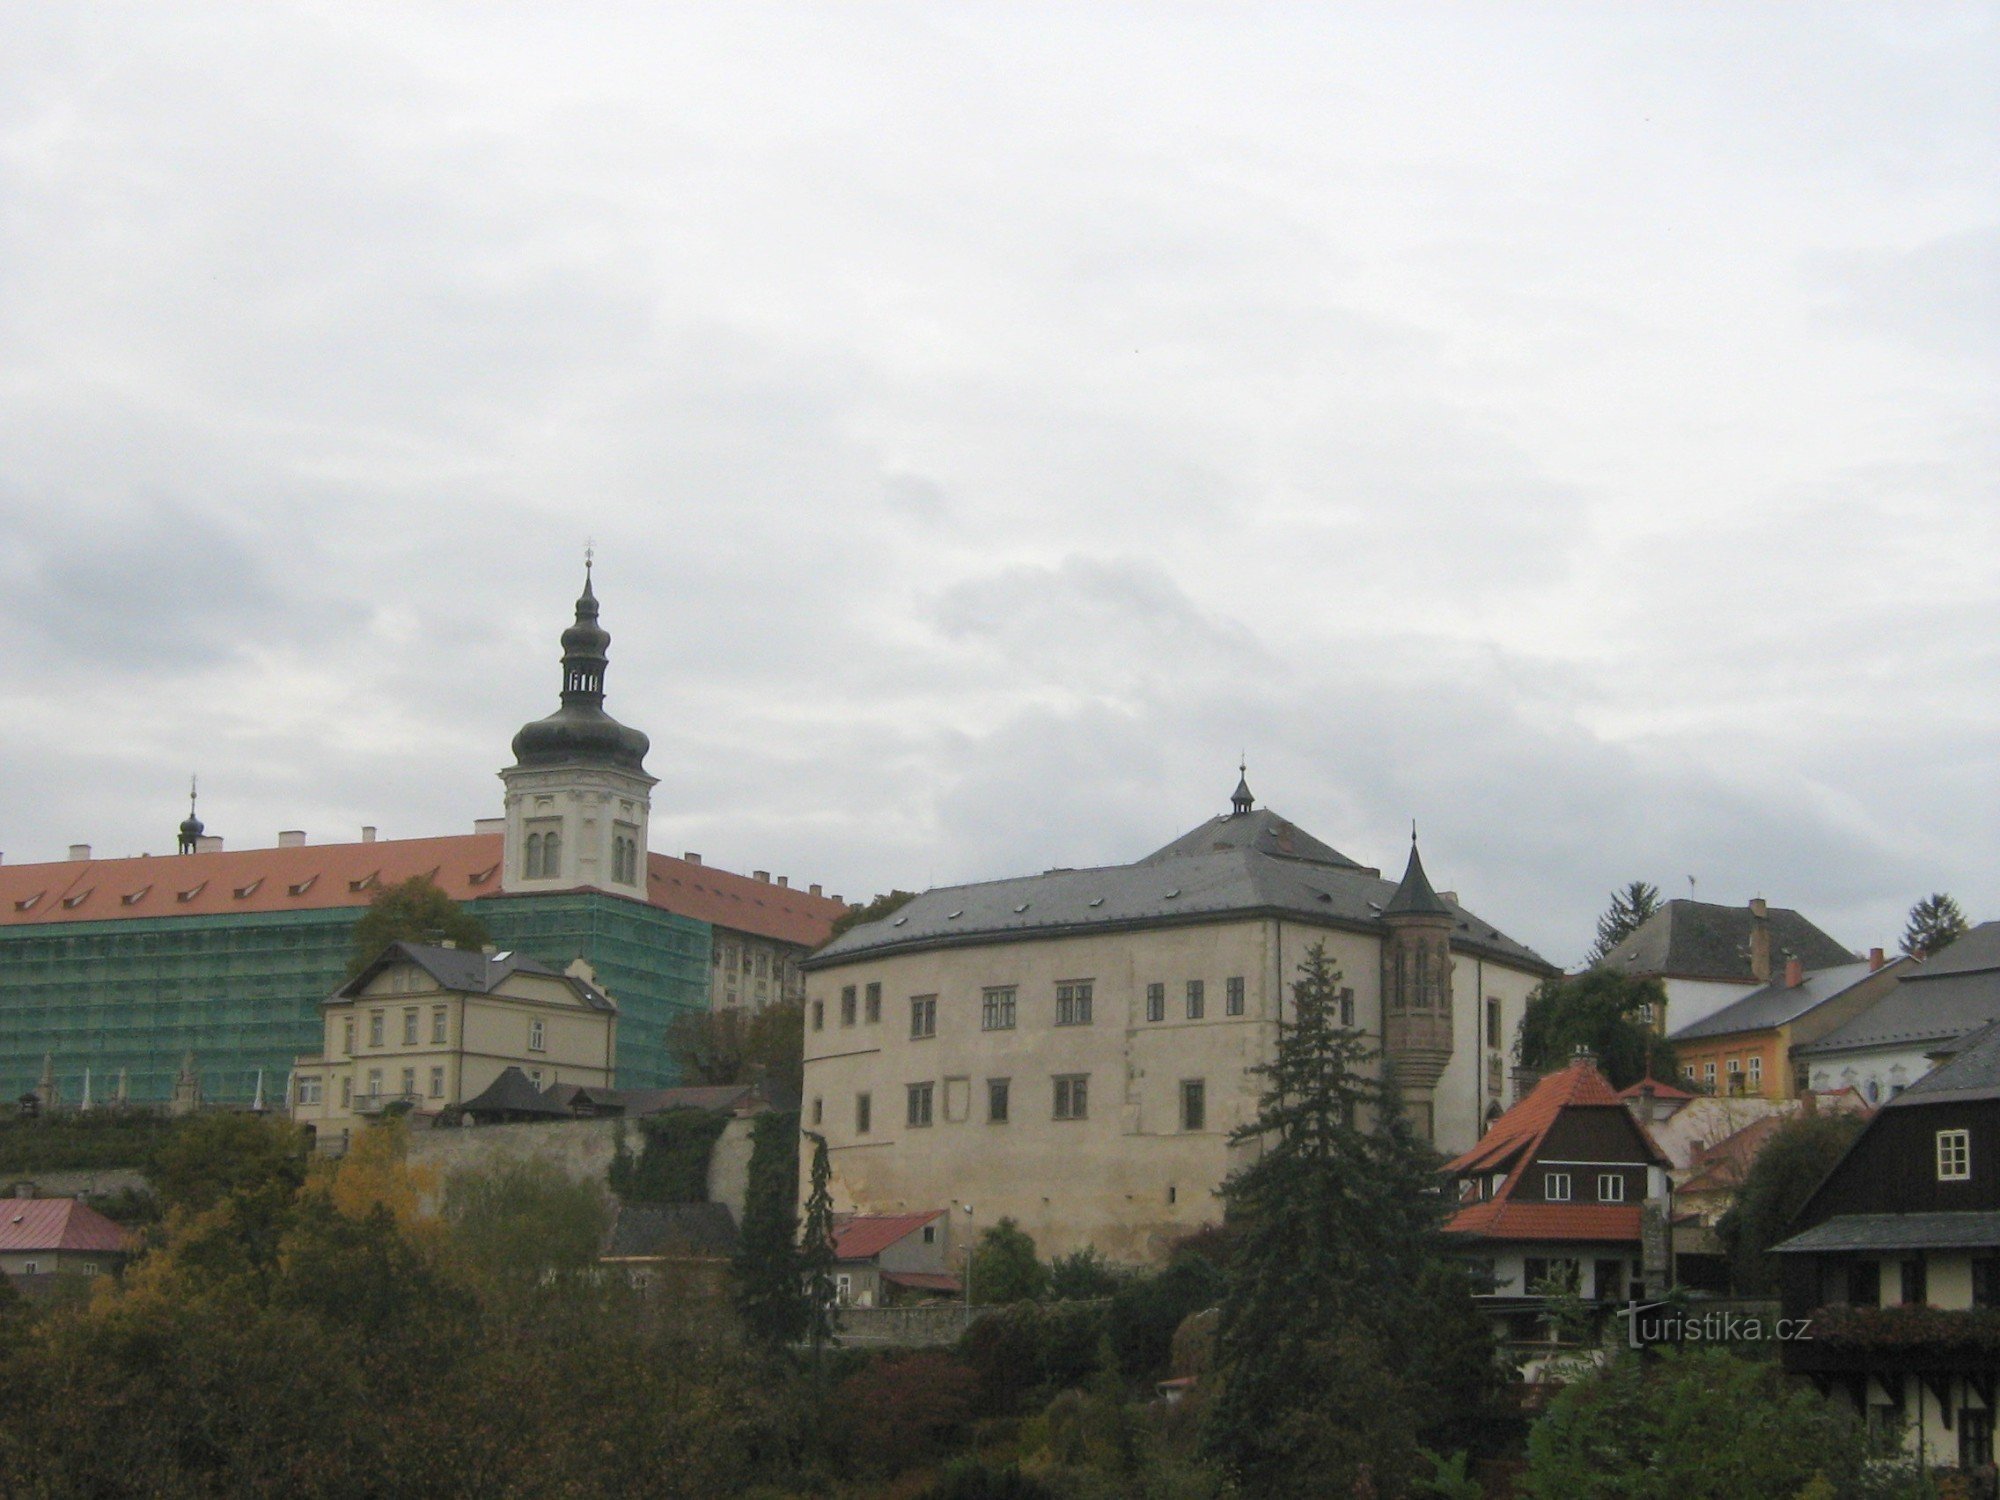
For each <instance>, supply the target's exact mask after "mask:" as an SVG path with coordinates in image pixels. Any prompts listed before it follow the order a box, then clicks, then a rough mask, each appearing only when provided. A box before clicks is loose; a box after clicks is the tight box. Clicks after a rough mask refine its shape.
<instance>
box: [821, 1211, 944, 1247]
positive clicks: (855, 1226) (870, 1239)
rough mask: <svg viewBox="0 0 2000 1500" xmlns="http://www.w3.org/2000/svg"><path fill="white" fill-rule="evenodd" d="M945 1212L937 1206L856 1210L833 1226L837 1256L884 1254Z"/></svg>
mask: <svg viewBox="0 0 2000 1500" xmlns="http://www.w3.org/2000/svg"><path fill="white" fill-rule="evenodd" d="M944 1212H945V1211H944V1210H943V1209H941V1208H934V1209H932V1210H931V1211H930V1212H929V1213H920V1214H855V1215H854V1216H853V1217H851V1218H849V1219H846V1220H844V1221H842V1222H841V1223H838V1224H836V1225H834V1227H833V1256H834V1259H835V1260H867V1259H868V1258H869V1257H871V1256H875V1255H880V1254H881V1253H882V1252H883V1251H884V1250H887V1249H888V1248H889V1247H890V1246H891V1245H893V1244H895V1243H896V1241H898V1240H900V1239H901V1238H903V1236H904V1235H906V1234H914V1233H916V1231H917V1230H919V1229H921V1228H923V1226H924V1225H926V1224H928V1223H930V1222H931V1221H932V1220H934V1219H941V1218H943V1217H944Z"/></svg>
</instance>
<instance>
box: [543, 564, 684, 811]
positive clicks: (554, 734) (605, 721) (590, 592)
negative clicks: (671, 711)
mask: <svg viewBox="0 0 2000 1500" xmlns="http://www.w3.org/2000/svg"><path fill="white" fill-rule="evenodd" d="M562 648H563V655H562V661H563V677H562V682H563V686H562V707H561V708H558V709H557V710H556V711H555V712H554V713H552V714H550V715H549V716H548V717H547V718H546V719H537V720H535V721H534V722H533V723H532V724H524V725H522V726H521V732H520V733H519V734H517V735H515V736H514V761H515V764H516V765H517V766H564V765H609V766H616V767H618V768H620V769H622V770H626V771H632V772H635V773H636V774H638V775H640V776H644V775H645V774H646V764H645V762H646V752H647V750H648V749H650V748H651V745H650V743H649V742H648V740H647V739H646V736H645V735H643V734H641V733H640V732H639V731H638V730H636V729H633V728H632V727H631V726H629V725H626V724H620V723H619V722H618V721H617V720H616V719H614V718H612V717H611V715H609V714H608V713H606V712H605V711H604V674H605V670H606V667H607V664H608V661H609V657H610V652H611V632H609V631H608V630H606V629H605V628H604V627H603V626H602V625H600V624H599V623H598V620H597V593H596V591H595V590H594V589H593V588H592V587H591V581H590V567H589V564H587V563H586V564H585V565H584V576H583V593H582V595H581V596H580V597H579V598H578V599H577V601H576V623H575V624H573V625H571V626H570V627H569V629H567V630H565V631H564V632H563V633H562Z"/></svg>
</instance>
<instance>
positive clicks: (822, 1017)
mask: <svg viewBox="0 0 2000 1500" xmlns="http://www.w3.org/2000/svg"><path fill="white" fill-rule="evenodd" d="M813 1030H814V1031H824V1030H826V1002H825V1001H824V1000H815V1001H813Z"/></svg>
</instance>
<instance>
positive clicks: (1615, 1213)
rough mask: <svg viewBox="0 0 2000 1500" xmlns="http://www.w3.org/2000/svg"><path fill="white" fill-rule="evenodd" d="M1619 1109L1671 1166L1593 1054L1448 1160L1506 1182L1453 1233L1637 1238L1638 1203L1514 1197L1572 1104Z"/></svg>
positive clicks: (1450, 1170)
mask: <svg viewBox="0 0 2000 1500" xmlns="http://www.w3.org/2000/svg"><path fill="white" fill-rule="evenodd" d="M1591 1109H1614V1110H1616V1111H1617V1112H1618V1117H1619V1119H1620V1120H1621V1121H1623V1122H1625V1123H1627V1124H1629V1125H1630V1126H1631V1128H1632V1129H1634V1130H1636V1131H1638V1132H1639V1138H1640V1139H1641V1141H1643V1142H1644V1144H1645V1150H1646V1152H1647V1154H1648V1159H1649V1160H1650V1161H1651V1162H1653V1164H1655V1165H1657V1166H1662V1167H1664V1166H1667V1165H1668V1164H1669V1163H1668V1161H1667V1158H1666V1155H1665V1154H1664V1153H1663V1152H1662V1151H1661V1150H1660V1148H1659V1147H1658V1146H1657V1145H1656V1144H1654V1141H1653V1138H1652V1136H1651V1135H1650V1134H1649V1133H1648V1132H1647V1130H1646V1127H1645V1126H1644V1125H1643V1124H1641V1123H1640V1122H1639V1121H1637V1120H1634V1119H1633V1118H1632V1116H1631V1114H1630V1112H1629V1111H1628V1110H1627V1109H1626V1108H1625V1106H1624V1104H1623V1103H1622V1102H1621V1101H1620V1099H1619V1096H1618V1094H1617V1093H1616V1092H1614V1091H1613V1089H1612V1087H1611V1084H1610V1082H1609V1080H1607V1079H1606V1078H1605V1076H1604V1075H1603V1074H1602V1073H1600V1072H1598V1071H1597V1069H1596V1067H1595V1066H1593V1065H1592V1064H1591V1063H1590V1062H1589V1061H1588V1060H1586V1059H1583V1058H1578V1059H1577V1060H1576V1061H1575V1062H1572V1063H1571V1064H1570V1065H1569V1066H1568V1067H1566V1068H1561V1069H1558V1070H1557V1071H1556V1072H1554V1073H1550V1074H1548V1075H1546V1076H1545V1077H1544V1078H1543V1079H1542V1081H1541V1082H1540V1083H1537V1084H1536V1085H1535V1086H1534V1088H1533V1089H1532V1090H1530V1091H1529V1094H1528V1097H1527V1098H1525V1099H1523V1100H1522V1101H1521V1102H1520V1103H1519V1104H1517V1105H1515V1106H1514V1107H1513V1108H1512V1109H1510V1110H1508V1111H1507V1113H1505V1114H1504V1115H1502V1116H1501V1117H1500V1118H1499V1119H1497V1120H1495V1121H1494V1122H1493V1125H1492V1128H1491V1129H1489V1130H1488V1131H1487V1132H1486V1134H1485V1135H1484V1136H1482V1137H1481V1138H1480V1141H1479V1144H1478V1145H1476V1146H1474V1147H1473V1148H1472V1149H1471V1150H1470V1151H1466V1152H1464V1153H1463V1154H1461V1155H1459V1156H1457V1157H1455V1158H1453V1159H1452V1160H1451V1161H1449V1162H1447V1163H1446V1164H1445V1165H1444V1167H1443V1168H1442V1170H1443V1171H1444V1172H1445V1173H1446V1175H1448V1176H1451V1177H1490V1176H1492V1175H1493V1174H1495V1173H1498V1172H1504V1173H1506V1180H1505V1181H1504V1182H1502V1183H1501V1184H1500V1187H1499V1190H1498V1191H1497V1192H1495V1193H1494V1194H1493V1195H1492V1196H1491V1197H1490V1198H1487V1199H1484V1200H1481V1201H1479V1202H1475V1203H1468V1204H1466V1205H1465V1206H1464V1207H1463V1208H1461V1209H1459V1211H1458V1212H1457V1213H1455V1214H1453V1215H1452V1217H1451V1220H1450V1222H1449V1223H1447V1224H1446V1225H1445V1228H1446V1230H1447V1231H1448V1232H1450V1233H1453V1234H1463V1235H1469V1236H1475V1237H1477V1238H1480V1239H1497V1240H1584V1241H1590V1242H1596V1243H1609V1242H1611V1241H1614V1240H1617V1241H1623V1240H1634V1241H1636V1240H1637V1239H1638V1238H1639V1205H1638V1204H1636V1203H1538V1202H1528V1201H1525V1200H1524V1201H1521V1202H1516V1201H1515V1200H1514V1190H1515V1188H1517V1187H1518V1186H1519V1185H1520V1183H1521V1178H1522V1174H1523V1172H1524V1171H1525V1169H1526V1168H1527V1167H1528V1165H1529V1164H1530V1163H1531V1162H1533V1161H1534V1159H1535V1157H1536V1154H1537V1153H1538V1152H1539V1151H1540V1150H1541V1147H1542V1142H1543V1141H1544V1140H1545V1139H1547V1137H1548V1133H1549V1131H1550V1129H1551V1128H1552V1127H1553V1126H1554V1125H1555V1123H1556V1121H1557V1120H1559V1119H1560V1118H1561V1117H1562V1115H1563V1114H1564V1112H1565V1111H1567V1110H1591Z"/></svg>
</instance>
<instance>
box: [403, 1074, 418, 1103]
mask: <svg viewBox="0 0 2000 1500" xmlns="http://www.w3.org/2000/svg"><path fill="white" fill-rule="evenodd" d="M416 1095H417V1070H416V1069H415V1068H405V1069H403V1097H404V1098H405V1099H414V1098H415V1097H416Z"/></svg>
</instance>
